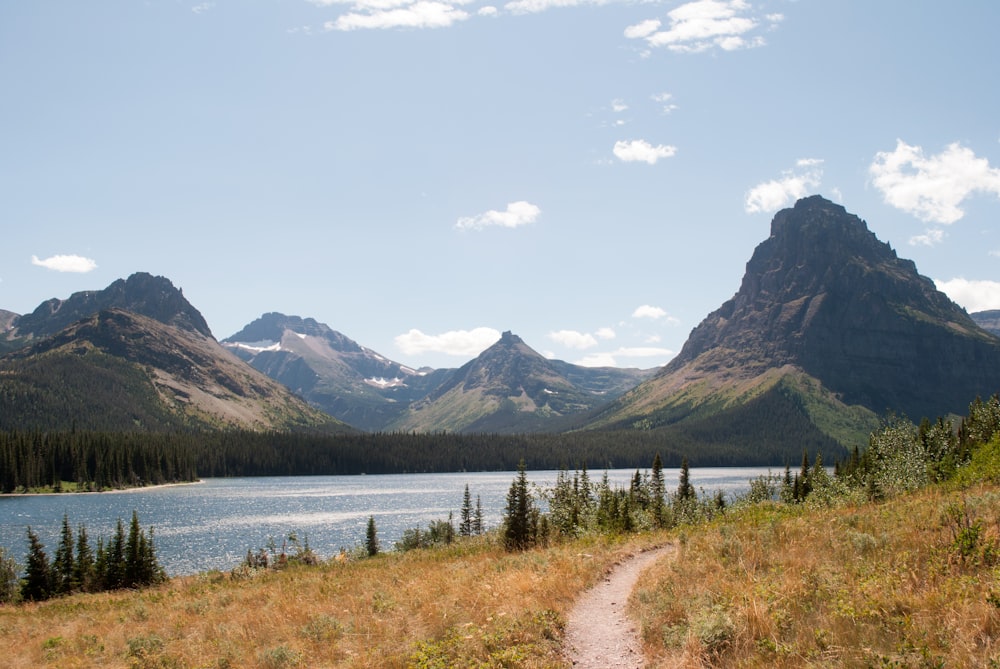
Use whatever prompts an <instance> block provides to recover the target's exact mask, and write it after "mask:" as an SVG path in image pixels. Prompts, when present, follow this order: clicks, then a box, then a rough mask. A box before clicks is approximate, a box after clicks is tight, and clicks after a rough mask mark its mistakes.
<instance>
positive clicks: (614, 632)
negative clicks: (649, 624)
mask: <svg viewBox="0 0 1000 669" xmlns="http://www.w3.org/2000/svg"><path fill="white" fill-rule="evenodd" d="M671 551H673V546H663V547H661V548H657V549H655V550H651V551H646V552H643V553H639V554H637V555H633V556H632V557H631V558H628V559H627V560H626V561H624V562H622V563H621V564H620V565H618V566H617V567H615V568H614V570H612V571H611V573H609V574H608V575H607V576H605V577H604V580H603V581H601V582H600V583H598V584H597V585H596V586H594V587H593V588H591V589H590V590H588V591H587V592H585V593H584V594H583V596H581V597H580V600H579V601H578V602H577V603H576V604H575V605H574V606H573V610H572V611H570V614H569V620H568V621H567V623H566V639H565V642H564V646H563V648H564V650H563V652H564V654H565V657H566V659H567V660H568V661H569V662H571V663H572V664H573V667H575V668H576V669H642V667H643V664H644V658H643V656H642V643H641V642H640V640H639V633H638V632H637V631H636V629H635V625H634V624H633V623H632V621H631V620H629V619H628V617H626V615H625V608H626V605H627V604H628V597H629V593H631V592H632V588H633V587H634V586H635V584H636V582H637V581H638V580H639V574H640V573H642V570H643V569H645V568H646V567H648V566H649V565H650V564H652V563H653V562H655V561H656V560H658V559H659V558H661V557H663V556H664V555H666V554H668V553H670V552H671Z"/></svg>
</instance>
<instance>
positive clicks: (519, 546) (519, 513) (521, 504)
mask: <svg viewBox="0 0 1000 669" xmlns="http://www.w3.org/2000/svg"><path fill="white" fill-rule="evenodd" d="M536 539H537V512H536V511H535V507H534V503H533V501H532V499H531V492H530V491H529V490H528V473H527V469H526V466H525V464H524V460H521V462H520V463H519V464H518V466H517V476H516V477H515V478H514V482H513V483H511V485H510V490H509V491H508V492H507V507H506V510H505V514H504V545H505V546H506V547H507V550H512V551H513V550H525V549H527V548H530V547H531V546H533V545H534V544H535V542H536Z"/></svg>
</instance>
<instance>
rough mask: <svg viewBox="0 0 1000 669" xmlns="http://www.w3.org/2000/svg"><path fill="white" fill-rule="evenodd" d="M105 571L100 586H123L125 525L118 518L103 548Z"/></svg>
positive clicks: (115, 587) (114, 588) (110, 588)
mask: <svg viewBox="0 0 1000 669" xmlns="http://www.w3.org/2000/svg"><path fill="white" fill-rule="evenodd" d="M105 553H106V555H105V563H106V565H107V566H106V572H105V577H104V583H103V585H102V588H103V589H104V590H118V589H120V588H123V587H125V526H124V525H123V524H122V519H121V518H119V519H118V522H117V523H116V524H115V534H114V536H112V537H111V542H110V543H109V544H108V545H107V547H106V548H105Z"/></svg>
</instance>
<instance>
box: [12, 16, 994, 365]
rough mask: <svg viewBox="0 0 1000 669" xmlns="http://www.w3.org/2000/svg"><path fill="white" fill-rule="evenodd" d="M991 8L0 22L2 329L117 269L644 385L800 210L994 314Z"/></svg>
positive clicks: (339, 326) (386, 346)
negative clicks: (520, 345)
mask: <svg viewBox="0 0 1000 669" xmlns="http://www.w3.org/2000/svg"><path fill="white" fill-rule="evenodd" d="M998 25H1000V4H998V3H995V2H992V1H988V0H978V1H972V0H969V1H964V2H954V3H944V2H929V1H923V0H921V1H916V2H915V1H913V0H880V1H879V2H871V1H870V0H760V1H753V2H751V1H749V0H747V1H743V0H694V1H692V2H677V1H668V2H655V1H646V2H616V1H613V0H604V1H602V0H597V1H590V2H587V1H581V0H513V1H511V2H507V3H496V4H491V3H489V2H480V1H478V0H472V1H465V0H354V1H352V0H347V1H343V2H341V1H333V0H311V1H310V0H216V1H215V2H202V3H198V2H192V1H190V0H188V1H178V0H146V1H144V2H140V1H138V0H118V1H96V2H75V1H73V2H70V1H65V2H60V1H46V0H37V1H30V2H29V1H14V2H5V3H3V4H2V6H0V91H2V97H3V104H2V105H0V127H2V128H3V130H2V136H0V137H2V138H0V230H2V237H0V240H2V241H0V308H3V309H7V310H9V311H14V312H16V313H26V312H30V311H32V310H33V309H34V308H35V307H37V306H38V304H40V303H41V302H42V301H44V300H46V299H48V298H51V297H59V298H63V297H67V296H69V295H70V294H71V293H73V292H75V291H79V290H94V289H100V288H103V287H105V286H107V285H108V284H109V283H111V282H112V281H114V280H115V279H118V278H123V277H126V276H128V275H129V274H131V273H133V272H136V271H145V272H151V273H153V274H159V275H163V276H166V277H168V278H169V279H171V280H172V281H173V282H174V284H175V285H177V286H179V287H181V288H182V289H183V290H184V294H185V296H186V297H187V298H188V299H189V300H190V301H191V302H192V303H193V304H194V305H195V306H196V307H197V308H198V309H199V310H200V311H201V312H202V313H203V315H204V316H205V318H206V319H207V321H208V323H209V325H210V327H211V328H212V331H213V333H214V334H215V335H216V337H217V338H219V339H222V338H225V337H228V336H230V335H231V334H233V333H235V332H236V331H238V330H239V329H240V328H242V327H243V326H244V325H245V324H247V323H249V322H250V321H252V320H254V319H255V318H257V317H258V316H260V315H261V314H262V313H265V312H268V311H281V312H283V313H287V314H295V315H299V316H303V317H313V318H316V319H317V320H319V321H321V322H324V323H327V324H328V325H330V327H332V328H334V329H335V330H339V331H340V332H343V333H344V334H346V335H347V336H349V337H351V338H353V339H355V340H357V341H358V342H359V343H361V344H363V345H365V346H368V347H370V348H372V349H374V350H376V351H378V352H380V353H382V354H383V355H386V356H388V357H391V358H393V359H395V360H398V361H400V362H403V363H406V364H410V365H413V366H422V365H429V366H434V367H445V366H447V367H454V366H458V365H460V364H462V363H464V362H465V361H467V360H468V359H470V358H472V357H474V356H475V355H476V354H477V353H478V352H479V351H481V350H482V349H483V348H485V347H486V346H488V345H490V344H491V343H492V342H493V341H495V339H496V338H497V337H498V336H499V333H500V332H501V331H503V330H512V331H513V332H515V333H516V334H519V335H520V336H521V337H522V338H523V339H524V340H525V341H526V342H527V343H528V344H529V345H530V346H532V347H533V348H535V349H536V350H538V351H540V352H543V353H544V354H546V355H550V356H553V357H557V358H560V359H563V360H568V361H570V362H580V363H584V364H609V365H617V366H629V367H653V366H656V365H660V364H663V363H665V362H666V361H668V360H669V359H670V358H671V357H672V356H673V355H675V354H676V352H677V351H679V350H680V347H681V346H682V345H683V343H684V341H685V340H686V339H687V336H688V333H689V332H690V331H691V329H692V328H693V327H695V326H696V325H697V324H698V323H699V322H700V321H701V320H702V318H704V317H705V316H706V315H707V314H708V313H709V312H711V311H712V310H714V309H715V308H717V307H718V306H719V305H720V304H721V303H722V302H723V301H725V300H726V299H728V298H729V297H731V296H732V295H733V293H735V291H736V290H737V289H738V287H739V282H740V279H741V277H742V275H743V272H744V269H745V264H746V262H747V260H749V258H750V256H751V254H752V253H753V249H754V247H755V246H756V245H757V244H758V243H759V242H761V241H763V240H764V239H765V238H766V237H767V236H768V232H769V226H770V220H771V217H772V216H773V214H774V212H775V211H777V210H778V209H780V208H783V207H786V206H790V205H791V204H792V203H793V202H794V200H795V199H796V198H798V197H800V196H804V195H810V194H815V193H818V194H821V195H824V196H825V197H828V198H830V199H832V200H834V201H837V202H839V203H841V204H843V205H844V206H845V207H846V208H847V210H848V211H850V212H852V213H855V214H857V215H859V216H861V217H862V218H864V219H865V220H866V221H867V222H868V224H869V227H870V228H871V229H872V230H873V231H874V232H875V233H876V234H877V235H878V236H879V238H880V239H882V240H883V241H887V242H889V243H890V244H891V245H892V246H893V248H895V249H896V250H897V252H898V253H899V254H900V255H901V256H903V257H907V258H912V259H913V260H914V261H915V262H916V263H917V267H918V269H919V270H920V271H921V273H922V274H924V275H926V276H929V277H931V278H933V279H934V280H935V281H937V282H939V286H941V287H942V288H943V289H945V290H946V292H948V294H949V295H951V296H952V298H953V299H955V300H956V301H957V302H958V303H959V304H961V305H962V306H964V307H966V308H967V309H969V310H970V311H976V310H981V309H985V308H1000V229H998V221H1000V87H998V86H997V82H998V81H1000V41H998V40H997V39H996V36H995V31H996V27H997V26H998Z"/></svg>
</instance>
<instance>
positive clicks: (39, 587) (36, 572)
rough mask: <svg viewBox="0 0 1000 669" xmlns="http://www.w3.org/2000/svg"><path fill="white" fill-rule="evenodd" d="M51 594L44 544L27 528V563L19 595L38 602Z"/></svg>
mask: <svg viewBox="0 0 1000 669" xmlns="http://www.w3.org/2000/svg"><path fill="white" fill-rule="evenodd" d="M51 596H52V567H51V566H50V565H49V556H48V554H47V553H46V552H45V546H44V545H43V544H42V542H41V541H39V539H38V535H37V534H35V533H34V532H33V531H32V530H31V528H30V527H29V528H28V564H27V566H26V567H25V570H24V582H23V583H22V584H21V597H22V598H23V599H26V600H28V601H32V602H40V601H42V600H44V599H48V598H49V597H51Z"/></svg>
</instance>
